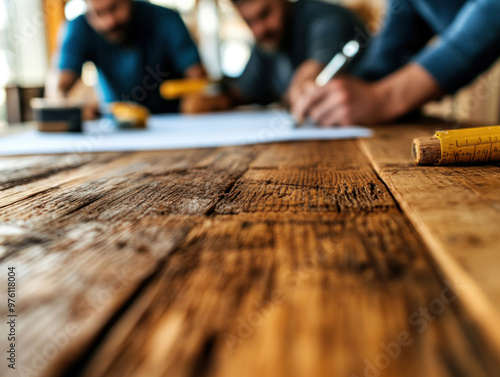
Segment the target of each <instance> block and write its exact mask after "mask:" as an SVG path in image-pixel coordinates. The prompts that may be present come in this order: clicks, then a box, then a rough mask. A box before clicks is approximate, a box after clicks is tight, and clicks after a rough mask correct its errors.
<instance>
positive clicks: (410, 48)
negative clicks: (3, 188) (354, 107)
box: [352, 0, 433, 81]
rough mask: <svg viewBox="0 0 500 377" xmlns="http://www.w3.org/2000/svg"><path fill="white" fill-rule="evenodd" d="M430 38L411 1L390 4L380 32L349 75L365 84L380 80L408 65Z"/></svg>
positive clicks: (401, 0)
mask: <svg viewBox="0 0 500 377" xmlns="http://www.w3.org/2000/svg"><path fill="white" fill-rule="evenodd" d="M432 35H433V32H432V31H431V30H430V28H429V27H428V26H427V24H426V23H425V22H424V21H423V20H422V19H421V17H420V16H419V15H418V13H417V12H416V11H415V9H414V8H413V5H412V4H411V0H391V1H390V2H389V4H388V10H387V16H386V18H385V20H384V24H383V26H382V28H381V30H380V32H379V33H378V34H377V35H376V36H375V37H374V38H373V39H372V40H371V42H370V43H369V44H368V46H367V47H366V51H365V54H364V56H363V58H362V60H361V61H360V62H359V64H358V65H357V66H356V68H355V70H354V72H352V73H353V74H354V75H356V76H360V77H362V78H364V79H366V80H370V81H371V80H379V79H381V78H383V77H385V76H387V75H388V74H390V73H392V72H394V71H396V70H397V69H399V68H401V67H403V66H404V65H405V64H407V63H408V62H409V61H410V60H411V59H412V57H413V56H414V55H415V54H416V53H417V52H418V51H420V50H421V49H422V48H423V47H424V46H425V44H426V43H427V42H428V41H429V40H430V38H431V37H432Z"/></svg>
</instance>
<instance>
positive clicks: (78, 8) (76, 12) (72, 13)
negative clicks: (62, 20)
mask: <svg viewBox="0 0 500 377" xmlns="http://www.w3.org/2000/svg"><path fill="white" fill-rule="evenodd" d="M86 10H87V4H86V3H85V0H70V1H68V2H67V3H66V6H65V7H64V16H65V17H66V19H67V20H68V21H71V20H74V19H75V18H77V17H78V16H80V15H82V14H84V13H85V11H86Z"/></svg>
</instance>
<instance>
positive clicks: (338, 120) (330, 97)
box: [309, 79, 352, 126]
mask: <svg viewBox="0 0 500 377" xmlns="http://www.w3.org/2000/svg"><path fill="white" fill-rule="evenodd" d="M323 91H324V93H323V95H322V96H320V97H318V100H317V101H316V102H315V103H313V104H312V106H311V108H310V109H309V117H310V118H312V119H313V120H314V121H315V122H316V123H317V124H318V125H321V126H335V125H349V124H351V117H350V114H351V107H352V106H351V98H350V94H349V90H348V86H347V85H346V83H345V82H344V80H341V79H337V80H332V81H330V82H329V83H328V84H327V85H325V86H324V88H323Z"/></svg>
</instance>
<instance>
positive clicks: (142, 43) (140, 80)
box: [47, 0, 205, 113]
mask: <svg viewBox="0 0 500 377" xmlns="http://www.w3.org/2000/svg"><path fill="white" fill-rule="evenodd" d="M86 2H87V12H86V14H85V15H82V16H80V17H78V18H76V19H75V20H73V21H71V22H69V23H68V25H67V27H66V31H65V35H64V38H63V41H62V44H61V47H60V51H59V53H58V58H57V59H56V60H57V66H54V72H53V73H52V80H51V82H50V83H49V84H48V86H47V94H48V96H50V97H65V96H66V95H67V93H68V92H69V90H70V89H71V88H72V87H73V85H74V84H75V83H76V81H77V80H78V78H79V77H80V74H81V70H82V65H83V64H84V63H85V62H87V61H90V62H93V63H94V64H95V65H96V67H97V70H98V73H99V86H100V90H101V93H100V94H101V97H102V100H103V101H104V102H107V103H109V102H114V101H134V102H137V103H139V104H142V105H143V106H145V107H147V108H148V109H149V110H150V111H151V112H152V113H166V112H177V111H178V102H177V101H167V100H164V99H163V98H162V97H161V96H160V93H159V85H160V83H161V82H162V81H164V80H169V79H176V78H184V77H187V78H200V77H205V71H204V69H203V67H202V65H201V63H200V57H199V55H198V51H197V49H196V46H195V44H194V43H193V40H192V39H191V37H190V35H189V32H188V31H187V29H186V27H185V25H184V23H183V22H182V19H181V17H180V16H179V14H178V13H177V12H175V11H173V10H171V9H167V8H164V7H160V6H156V5H153V4H149V3H147V2H143V1H132V0H86Z"/></svg>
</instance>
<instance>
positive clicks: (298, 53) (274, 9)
mask: <svg viewBox="0 0 500 377" xmlns="http://www.w3.org/2000/svg"><path fill="white" fill-rule="evenodd" d="M233 3H235V5H236V7H237V8H238V11H239V12H240V14H241V16H242V17H243V19H244V20H245V21H246V23H247V24H248V26H249V27H250V29H251V31H252V33H253V35H254V37H255V39H256V45H255V46H254V47H253V49H252V53H251V56H250V60H249V62H248V64H247V66H246V68H245V70H244V71H243V74H242V75H241V77H240V78H239V79H238V80H237V82H236V87H237V89H238V91H239V97H240V98H241V99H242V101H243V102H247V103H260V104H268V103H270V102H274V101H279V100H282V99H286V100H291V99H293V98H295V97H297V96H300V94H301V92H302V88H303V86H304V84H305V83H307V82H310V81H313V80H314V79H315V78H316V76H317V75H318V74H319V73H320V72H321V70H322V69H323V68H324V67H325V66H326V64H328V62H329V61H330V60H331V59H332V57H333V56H334V55H335V54H336V53H337V52H339V51H340V50H341V49H342V47H343V46H344V45H345V43H347V42H348V41H349V40H351V39H354V38H355V37H356V36H357V35H359V31H361V30H362V29H364V28H363V24H362V22H361V21H360V20H359V19H358V18H357V17H356V16H355V15H354V14H353V13H351V11H349V10H348V9H346V8H343V7H341V6H338V5H334V4H328V3H325V2H321V1H313V0H299V1H297V2H294V3H291V2H289V1H287V0H233ZM365 42H366V41H365Z"/></svg>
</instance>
